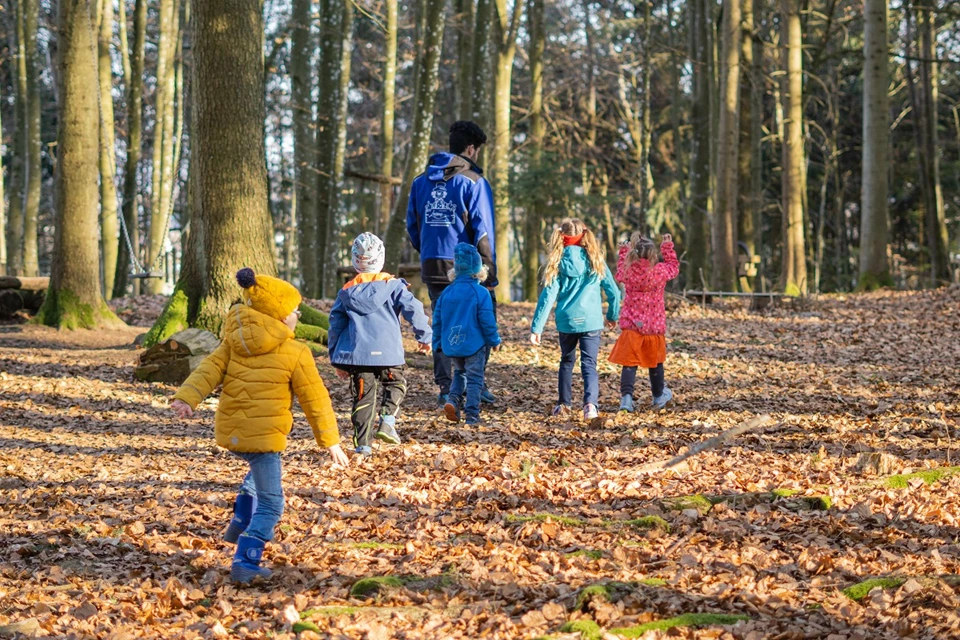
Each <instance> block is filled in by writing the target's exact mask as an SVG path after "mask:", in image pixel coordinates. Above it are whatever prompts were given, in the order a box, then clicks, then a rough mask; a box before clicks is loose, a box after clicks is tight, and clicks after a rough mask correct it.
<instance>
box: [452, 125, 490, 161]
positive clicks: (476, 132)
mask: <svg viewBox="0 0 960 640" xmlns="http://www.w3.org/2000/svg"><path fill="white" fill-rule="evenodd" d="M486 141H487V134H485V133H484V132H483V129H481V128H480V125H478V124H477V123H476V122H470V121H469V120H457V121H456V122H454V123H453V124H452V125H450V152H451V153H463V152H464V151H466V149H467V147H469V146H470V145H473V146H475V147H479V146H480V145H482V144H484V143H485V142H486Z"/></svg>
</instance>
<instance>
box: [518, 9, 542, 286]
mask: <svg viewBox="0 0 960 640" xmlns="http://www.w3.org/2000/svg"><path fill="white" fill-rule="evenodd" d="M527 24H528V29H529V30H530V51H529V54H528V55H529V58H530V142H531V146H532V150H531V153H530V165H531V168H532V169H533V171H534V173H535V174H538V175H539V174H540V172H541V171H542V169H543V166H542V165H543V138H544V136H545V135H546V129H547V127H546V122H545V121H544V119H543V52H544V49H545V48H546V43H547V32H546V30H545V29H544V26H543V0H528V6H527ZM537 195H538V197H537V198H535V199H534V201H533V202H532V203H531V204H530V206H529V209H528V211H527V212H526V219H525V233H524V245H523V248H524V256H523V267H524V272H523V273H524V276H523V297H524V299H526V300H527V301H529V302H533V301H535V300H536V299H537V296H538V294H539V286H538V280H539V275H540V243H541V235H542V231H541V226H542V222H541V219H542V216H543V206H544V202H543V197H542V195H541V194H540V193H539V192H538V194H537Z"/></svg>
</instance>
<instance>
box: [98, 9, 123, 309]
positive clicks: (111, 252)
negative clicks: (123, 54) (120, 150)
mask: <svg viewBox="0 0 960 640" xmlns="http://www.w3.org/2000/svg"><path fill="white" fill-rule="evenodd" d="M123 1H124V0H121V3H122V2H123ZM98 19H99V21H100V28H99V30H98V39H97V58H98V71H97V72H98V76H99V79H100V257H101V260H102V264H103V291H104V294H105V296H106V298H107V299H108V300H109V299H110V298H111V297H112V296H113V281H114V278H115V276H116V271H117V185H116V182H115V180H116V176H117V156H116V147H115V144H114V138H115V136H114V132H113V127H114V117H113V64H112V61H111V58H110V41H111V40H112V38H113V22H114V21H113V1H112V0H100V10H99V15H98Z"/></svg>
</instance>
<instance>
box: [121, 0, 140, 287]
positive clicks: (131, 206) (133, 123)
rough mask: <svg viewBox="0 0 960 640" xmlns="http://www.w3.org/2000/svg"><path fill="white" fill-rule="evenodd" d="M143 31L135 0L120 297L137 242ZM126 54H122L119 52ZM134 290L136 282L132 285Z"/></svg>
mask: <svg viewBox="0 0 960 640" xmlns="http://www.w3.org/2000/svg"><path fill="white" fill-rule="evenodd" d="M146 34H147V0H136V4H135V5H134V9H133V49H132V50H131V51H130V55H129V62H128V63H125V66H129V67H130V73H128V74H126V76H127V123H128V124H127V159H126V163H125V165H124V171H123V224H124V228H125V229H126V234H127V235H126V237H124V236H123V232H124V229H121V230H120V233H121V238H120V246H119V247H118V253H117V273H116V277H115V279H114V281H113V295H114V297H120V296H122V295H124V293H126V290H127V282H128V279H129V274H130V265H131V264H132V263H133V262H134V260H133V259H132V257H131V255H130V247H129V246H128V245H127V239H128V238H129V240H130V245H132V247H133V250H134V251H138V250H139V249H138V247H139V246H140V233H139V229H138V224H139V222H138V221H139V218H140V216H139V213H138V189H137V186H138V182H137V173H138V172H137V166H138V165H139V164H140V155H141V147H140V145H141V139H142V135H143V58H144V47H145V42H146ZM123 57H124V58H127V56H126V55H123ZM134 287H135V289H134V293H138V291H137V290H136V284H135V285H134Z"/></svg>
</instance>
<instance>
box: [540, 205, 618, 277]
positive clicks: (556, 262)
mask: <svg viewBox="0 0 960 640" xmlns="http://www.w3.org/2000/svg"><path fill="white" fill-rule="evenodd" d="M581 233H582V234H583V238H581V239H580V243H579V244H578V245H577V246H580V247H583V248H584V250H585V251H586V252H587V260H589V261H590V269H591V270H592V271H593V272H594V273H596V274H597V275H598V276H600V277H601V278H602V277H603V274H604V272H605V271H606V269H607V263H606V261H605V259H604V255H603V247H601V246H600V243H599V242H598V241H597V236H595V235H594V234H593V231H590V229H589V228H588V227H587V225H585V224H584V223H583V220H581V219H579V218H567V219H566V220H564V221H563V222H562V223H560V226H559V227H557V228H556V229H555V230H554V231H553V236H551V237H550V255H549V257H547V264H546V266H545V267H544V268H543V284H544V285H548V286H549V285H550V283H552V282H553V281H554V280H556V279H557V274H558V273H559V272H560V258H561V257H563V250H564V249H565V248H566V246H565V245H564V244H563V237H564V236H578V235H580V234H581Z"/></svg>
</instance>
